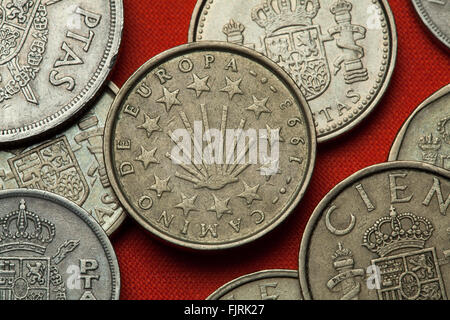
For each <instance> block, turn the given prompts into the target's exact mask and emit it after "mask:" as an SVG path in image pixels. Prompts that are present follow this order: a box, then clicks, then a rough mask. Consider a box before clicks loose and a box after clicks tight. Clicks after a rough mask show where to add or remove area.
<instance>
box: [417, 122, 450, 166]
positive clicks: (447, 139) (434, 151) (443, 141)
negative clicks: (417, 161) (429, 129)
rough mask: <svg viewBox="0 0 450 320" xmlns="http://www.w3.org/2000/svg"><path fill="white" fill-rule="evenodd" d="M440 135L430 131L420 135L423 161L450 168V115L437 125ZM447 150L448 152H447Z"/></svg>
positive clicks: (419, 143) (419, 145) (419, 144)
mask: <svg viewBox="0 0 450 320" xmlns="http://www.w3.org/2000/svg"><path fill="white" fill-rule="evenodd" d="M437 133H438V134H439V136H438V137H436V136H435V135H433V134H432V133H430V134H429V135H425V136H422V137H420V139H419V141H418V147H419V148H420V149H421V150H422V161H424V162H427V163H430V164H432V165H435V166H439V167H441V168H444V169H447V170H450V153H448V150H449V149H448V146H450V116H447V117H445V118H443V119H441V120H440V121H439V123H438V125H437ZM446 151H447V152H446Z"/></svg>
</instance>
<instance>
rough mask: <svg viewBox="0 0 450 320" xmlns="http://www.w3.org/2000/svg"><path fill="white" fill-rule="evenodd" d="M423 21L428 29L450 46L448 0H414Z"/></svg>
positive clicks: (449, 5)
mask: <svg viewBox="0 0 450 320" xmlns="http://www.w3.org/2000/svg"><path fill="white" fill-rule="evenodd" d="M412 3H413V4H414V7H415V8H416V11H417V13H418V14H419V16H420V18H421V19H422V21H423V22H424V23H425V25H426V26H427V27H428V29H429V30H430V31H431V32H432V33H433V34H434V35H435V36H436V37H437V38H438V39H439V40H440V41H441V42H442V43H443V44H445V45H446V46H447V47H448V48H450V25H449V23H448V22H449V21H450V3H449V1H448V0H413V1H412Z"/></svg>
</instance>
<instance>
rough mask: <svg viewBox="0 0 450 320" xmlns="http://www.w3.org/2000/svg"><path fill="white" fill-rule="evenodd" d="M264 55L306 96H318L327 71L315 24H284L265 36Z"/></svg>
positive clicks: (324, 85) (328, 75)
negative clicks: (280, 28) (293, 25)
mask: <svg viewBox="0 0 450 320" xmlns="http://www.w3.org/2000/svg"><path fill="white" fill-rule="evenodd" d="M265 45H266V49H267V56H268V57H269V58H271V59H272V60H274V61H275V62H277V63H278V64H279V65H280V66H282V67H283V68H284V69H285V70H286V71H288V73H289V74H290V75H291V77H292V78H293V79H294V80H295V82H296V83H297V85H298V86H299V87H300V88H301V89H302V92H303V94H304V95H305V97H306V98H307V99H314V98H316V97H318V96H320V95H321V94H322V93H323V92H325V90H326V89H327V88H328V86H329V84H330V82H331V73H330V69H329V66H328V61H327V57H326V53H325V47H324V45H323V41H322V40H321V33H320V29H319V26H315V25H313V26H308V27H303V26H296V27H287V28H283V29H282V30H279V31H277V32H276V33H274V34H272V35H270V36H268V37H266V39H265Z"/></svg>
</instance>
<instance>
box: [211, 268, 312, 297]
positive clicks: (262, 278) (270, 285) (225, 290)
mask: <svg viewBox="0 0 450 320" xmlns="http://www.w3.org/2000/svg"><path fill="white" fill-rule="evenodd" d="M206 300H303V297H302V294H301V291H300V286H299V282H298V272H297V271H293V270H264V271H259V272H255V273H251V274H248V275H245V276H242V277H239V278H237V279H235V280H232V281H230V282H228V283H227V284H225V285H223V286H222V287H220V288H219V289H217V290H216V291H215V292H214V293H213V294H211V295H210V296H209V297H208V298H206Z"/></svg>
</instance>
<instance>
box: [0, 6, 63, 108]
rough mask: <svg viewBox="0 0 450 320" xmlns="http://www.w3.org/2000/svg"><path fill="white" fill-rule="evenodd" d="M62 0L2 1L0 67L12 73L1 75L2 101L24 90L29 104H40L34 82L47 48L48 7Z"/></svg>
mask: <svg viewBox="0 0 450 320" xmlns="http://www.w3.org/2000/svg"><path fill="white" fill-rule="evenodd" d="M59 1H61V0H48V2H47V3H44V2H45V1H44V0H1V1H0V66H1V67H3V66H6V68H7V70H8V73H9V75H7V74H6V73H3V72H2V74H1V77H0V103H1V102H4V101H6V100H9V99H11V98H12V97H13V96H15V95H16V94H19V93H22V95H23V96H24V98H25V99H26V100H27V101H28V102H29V103H32V104H36V105H37V104H39V101H38V97H37V96H36V94H35V93H34V91H33V88H32V87H31V82H32V80H34V79H35V78H36V74H37V73H38V72H39V70H40V65H41V63H42V60H43V58H44V54H45V51H46V50H47V42H48V37H49V33H48V12H47V7H48V6H49V5H51V4H54V3H57V2H59Z"/></svg>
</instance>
